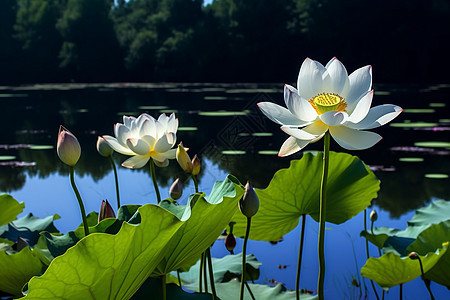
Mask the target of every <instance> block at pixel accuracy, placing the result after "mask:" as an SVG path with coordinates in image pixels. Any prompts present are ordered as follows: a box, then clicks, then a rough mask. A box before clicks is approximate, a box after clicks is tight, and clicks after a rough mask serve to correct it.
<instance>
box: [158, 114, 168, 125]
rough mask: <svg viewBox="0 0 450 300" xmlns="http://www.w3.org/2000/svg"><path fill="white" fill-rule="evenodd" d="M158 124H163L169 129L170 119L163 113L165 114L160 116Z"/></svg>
mask: <svg viewBox="0 0 450 300" xmlns="http://www.w3.org/2000/svg"><path fill="white" fill-rule="evenodd" d="M158 122H159V123H161V125H162V126H163V127H167V123H168V122H169V118H168V117H167V115H166V114H164V113H163V114H161V115H159V117H158Z"/></svg>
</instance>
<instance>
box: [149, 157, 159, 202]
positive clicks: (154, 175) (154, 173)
mask: <svg viewBox="0 0 450 300" xmlns="http://www.w3.org/2000/svg"><path fill="white" fill-rule="evenodd" d="M150 173H151V175H152V181H153V186H154V187H155V193H156V199H157V200H158V204H159V202H161V195H160V194H159V187H158V182H157V181H156V172H155V163H154V162H153V160H150Z"/></svg>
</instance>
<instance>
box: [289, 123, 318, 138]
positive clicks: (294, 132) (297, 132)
mask: <svg viewBox="0 0 450 300" xmlns="http://www.w3.org/2000/svg"><path fill="white" fill-rule="evenodd" d="M281 130H283V131H284V132H286V133H287V134H289V135H290V136H293V137H295V138H296V139H299V140H303V141H310V140H313V139H315V138H316V137H317V135H315V134H311V133H309V132H306V131H304V130H302V129H298V128H291V127H288V126H281Z"/></svg>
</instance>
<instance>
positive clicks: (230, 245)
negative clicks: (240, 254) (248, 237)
mask: <svg viewBox="0 0 450 300" xmlns="http://www.w3.org/2000/svg"><path fill="white" fill-rule="evenodd" d="M225 247H226V248H227V250H228V251H230V254H234V252H233V250H234V248H235V247H236V238H235V237H234V234H233V233H229V234H228V235H227V237H226V238H225Z"/></svg>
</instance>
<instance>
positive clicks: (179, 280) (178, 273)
mask: <svg viewBox="0 0 450 300" xmlns="http://www.w3.org/2000/svg"><path fill="white" fill-rule="evenodd" d="M177 277H178V285H179V286H180V287H181V285H182V284H181V277H180V270H179V269H178V270H177Z"/></svg>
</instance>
